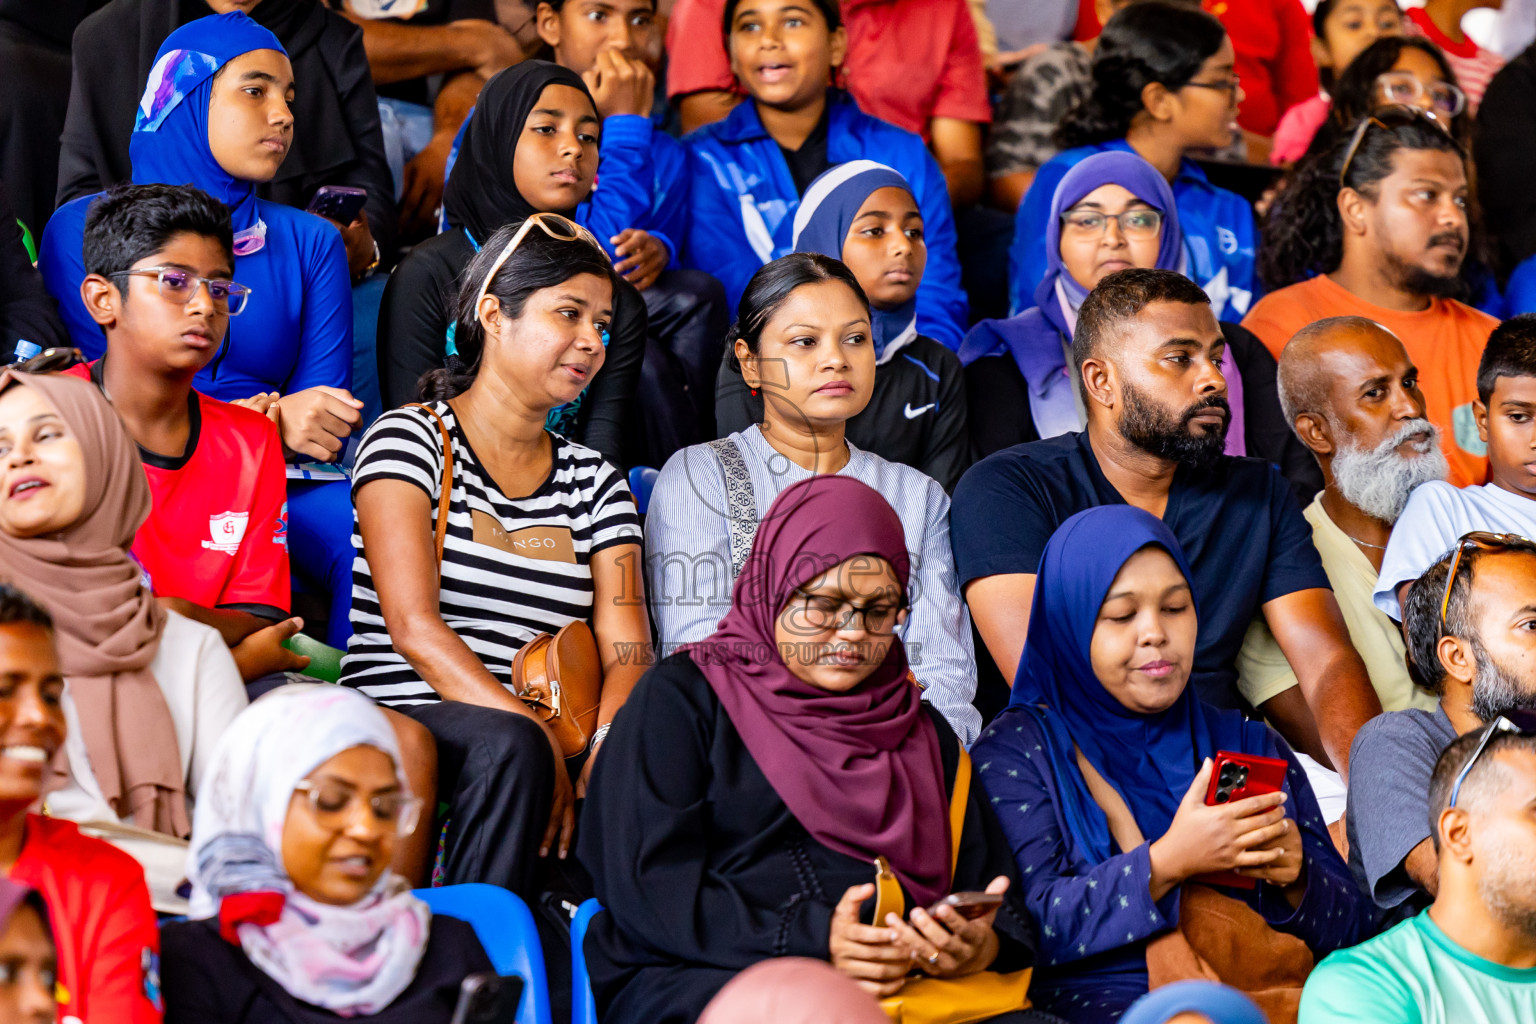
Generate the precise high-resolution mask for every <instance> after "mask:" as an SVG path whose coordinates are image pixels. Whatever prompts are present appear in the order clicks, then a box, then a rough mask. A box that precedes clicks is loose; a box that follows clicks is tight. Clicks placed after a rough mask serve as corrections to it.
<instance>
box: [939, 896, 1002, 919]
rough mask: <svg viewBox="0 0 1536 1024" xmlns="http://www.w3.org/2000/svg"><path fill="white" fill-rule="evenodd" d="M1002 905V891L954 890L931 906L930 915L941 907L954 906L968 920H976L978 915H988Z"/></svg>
mask: <svg viewBox="0 0 1536 1024" xmlns="http://www.w3.org/2000/svg"><path fill="white" fill-rule="evenodd" d="M1002 905H1003V896H1002V893H996V892H952V893H950V894H949V895H948V896H945V897H944V898H943V899H941V900H939V902H937V903H935V904H934V905H933V906H931V907H929V908H928V913H929V914H930V915H932V914H937V913H938V910H939V908H940V907H952V908H953V909H954V911H955V912H956V913H958V914H959V915H960V916H961V917H963V918H965V919H966V920H967V921H974V920H976V919H977V918H978V917H986V916H987V915H988V914H989V913H991V912H992V911H993V909H995V908H997V907H1000V906H1002Z"/></svg>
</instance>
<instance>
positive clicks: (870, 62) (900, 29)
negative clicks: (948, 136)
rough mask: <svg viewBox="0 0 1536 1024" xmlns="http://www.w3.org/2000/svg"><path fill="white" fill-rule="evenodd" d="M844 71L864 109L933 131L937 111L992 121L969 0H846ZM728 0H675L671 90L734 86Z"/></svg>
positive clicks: (924, 133)
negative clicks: (724, 28) (726, 28)
mask: <svg viewBox="0 0 1536 1024" xmlns="http://www.w3.org/2000/svg"><path fill="white" fill-rule="evenodd" d="M842 10H843V24H844V25H845V26H846V27H847V30H848V56H847V58H846V59H845V60H844V62H843V79H844V81H845V84H846V85H847V88H848V91H849V92H851V93H853V98H854V99H855V100H857V101H858V104H859V109H861V110H863V111H864V112H865V113H866V114H872V115H873V116H875V117H878V118H881V119H882V120H885V121H889V122H890V123H891V124H894V125H896V126H898V127H901V128H905V129H906V130H907V131H909V132H916V133H917V134H919V135H921V136H922V137H923V138H925V139H926V138H927V137H928V123H929V122H930V121H931V120H933V118H935V117H951V118H955V119H956V120H960V121H974V122H977V123H979V124H987V123H989V122H990V121H991V120H992V106H991V104H990V103H988V102H987V77H986V72H985V70H984V68H983V65H982V58H981V44H980V42H978V41H977V38H976V23H975V22H974V21H972V20H971V12H970V9H969V8H968V7H967V6H966V2H965V0H843V4H842ZM724 17H725V0H677V5H676V6H675V7H673V8H672V18H671V20H670V21H669V22H668V24H667V95H668V96H670V97H673V98H676V97H678V96H686V95H687V94H688V93H691V92H704V91H706V90H735V89H736V88H737V85H736V78H735V76H733V75H732V74H731V62H730V58H729V57H727V56H726V52H725V39H724V36H723V34H722V32H721V22H722V20H723V19H724Z"/></svg>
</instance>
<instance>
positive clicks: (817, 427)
mask: <svg viewBox="0 0 1536 1024" xmlns="http://www.w3.org/2000/svg"><path fill="white" fill-rule="evenodd" d="M730 341H731V343H732V344H733V345H734V346H735V353H736V357H737V359H738V361H739V362H740V364H741V369H742V376H743V378H744V379H745V380H746V381H747V384H748V385H749V386H751V387H753V388H755V389H760V390H761V391H762V394H763V397H764V402H763V420H762V422H761V423H759V424H757V425H754V426H751V427H748V428H747V429H746V430H743V431H740V432H738V433H735V434H732V435H731V436H730V437H729V438H724V439H721V440H719V441H715V442H712V443H710V444H703V445H694V446H693V447H691V448H685V449H683V450H682V451H680V452H678V453H677V454H676V455H674V456H673V457H672V458H671V459H669V460H668V461H667V464H666V466H665V467H663V468H662V471H661V476H660V477H659V478H658V479H657V481H656V487H655V490H654V491H653V492H652V494H651V502H650V508H649V511H648V513H647V516H646V526H645V534H646V536H645V542H646V544H645V562H646V591H647V593H648V595H649V601H650V607H651V616H652V621H654V623H655V624H656V628H657V630H658V632H659V633H660V638H661V651H660V652H658V653H659V654H661V655H662V656H665V655H666V654H668V653H670V652H671V651H673V650H675V649H676V648H677V646H679V645H681V644H686V643H691V642H693V641H697V640H703V639H704V638H705V637H706V636H708V635H709V634H710V633H712V632H713V631H714V629H715V625H716V623H718V622H719V621H720V618H721V616H723V615H724V614H725V612H726V610H727V609H728V608H729V607H730V601H731V584H732V582H733V581H734V579H735V577H736V573H737V572H738V571H739V562H740V559H741V558H744V556H745V552H746V551H747V550H748V549H749V548H750V547H751V538H752V534H753V533H755V531H756V528H757V524H758V516H759V515H760V514H761V513H762V512H763V511H766V510H767V509H768V508H769V506H771V505H772V504H773V499H774V498H775V497H777V496H778V494H779V492H780V491H782V490H784V489H785V488H786V487H788V486H789V485H790V484H793V483H795V482H797V481H800V480H804V479H806V478H807V477H810V476H812V475H814V474H817V473H844V474H847V475H848V476H852V477H854V478H855V479H858V480H860V481H862V482H864V483H866V484H868V485H869V486H871V487H873V488H874V489H875V490H877V491H879V492H880V493H881V494H882V495H884V496H885V499H886V500H887V501H889V502H890V503H891V507H892V508H894V509H895V510H896V514H897V516H898V517H900V519H901V524H902V527H903V529H904V530H905V531H906V536H907V547H908V550H909V551H910V553H911V556H912V579H911V586H910V589H911V600H912V610H911V615H910V616H909V617H908V619H907V623H906V626H905V628H904V630H903V633H902V640H903V642H904V644H905V645H906V649H907V656H908V659H909V661H910V662H911V666H912V671H913V673H914V675H915V676H916V677H917V680H918V682H919V683H920V684H921V685H922V686H923V687H924V694H923V696H924V699H926V700H927V701H928V702H929V703H930V704H932V705H933V706H934V707H935V708H936V709H937V710H938V711H939V712H940V713H941V714H943V715H944V717H945V719H946V720H947V721H948V722H949V724H950V725H951V727H953V728H954V730H955V733H956V734H957V735H958V736H959V737H960V739H961V741H962V742H964V743H967V744H969V743H970V742H971V741H972V740H974V739H975V738H976V736H977V734H978V733H979V732H980V731H981V716H980V715H979V714H978V713H977V711H976V709H975V708H974V707H972V706H971V698H972V697H973V696H974V695H975V692H976V660H975V655H974V653H973V651H972V648H971V622H970V616H969V614H968V613H967V612H966V610H965V605H964V602H962V601H961V599H960V592H959V586H958V583H957V581H956V577H955V567H954V559H953V556H952V554H951V552H950V547H949V497H948V496H947V495H946V494H945V493H944V488H942V487H940V486H939V484H938V483H937V482H936V481H934V480H933V479H932V478H930V477H928V476H925V475H924V474H922V473H921V472H919V471H918V470H916V469H913V468H911V467H910V466H904V465H900V464H897V463H894V462H887V461H885V460H884V459H882V458H880V457H879V456H877V455H873V454H871V453H869V452H866V451H862V450H860V449H858V448H855V447H854V446H853V445H851V444H849V443H848V442H847V439H846V437H845V436H844V430H845V428H846V426H847V423H848V420H849V419H850V418H851V417H853V416H855V415H857V414H858V413H859V412H861V411H862V410H863V409H864V407H865V406H866V405H867V404H868V403H869V399H870V395H871V393H872V391H873V387H874V380H875V352H874V345H873V342H872V341H871V329H870V319H869V303H868V301H867V300H866V299H865V297H864V292H863V290H862V289H860V287H859V285H858V282H857V281H855V280H854V277H853V275H852V274H851V273H850V272H849V271H848V268H847V267H845V266H843V264H842V263H839V262H838V261H837V260H834V259H831V258H830V257H827V256H822V255H819V254H814V253H794V254H791V255H789V256H785V257H783V258H781V259H778V260H775V261H773V262H772V263H769V264H768V265H767V266H765V267H763V268H762V269H761V270H759V271H758V272H757V273H756V274H755V275H753V277H752V280H751V282H750V283H749V284H748V286H747V290H746V292H745V293H744V294H743V296H742V300H741V310H740V316H739V317H738V318H737V321H736V325H735V326H734V327H733V328H732V330H731V336H730ZM733 553H734V554H735V555H736V556H738V557H737V558H736V559H735V560H733Z"/></svg>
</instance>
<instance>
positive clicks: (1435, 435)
mask: <svg viewBox="0 0 1536 1024" xmlns="http://www.w3.org/2000/svg"><path fill="white" fill-rule="evenodd" d="M1415 438H1421V439H1422V440H1421V441H1420V443H1419V445H1418V448H1419V451H1420V452H1421V453H1422V452H1427V451H1430V450H1431V449H1432V448H1433V447H1434V446H1435V444H1436V443H1437V442H1438V441H1439V440H1440V430H1439V428H1437V427H1436V426H1435V425H1434V424H1433V423H1431V422H1429V420H1427V419H1413V420H1409V421H1408V422H1407V423H1404V424H1403V425H1402V426H1401V427H1399V428H1398V429H1397V430H1396V431H1395V432H1394V433H1393V434H1392V436H1391V437H1389V438H1387V439H1386V440H1384V441H1382V442H1381V444H1379V445H1377V446H1376V448H1375V450H1376V451H1377V452H1389V451H1393V450H1395V449H1396V448H1397V447H1398V446H1399V445H1401V444H1403V443H1404V442H1406V441H1412V440H1413V439H1415Z"/></svg>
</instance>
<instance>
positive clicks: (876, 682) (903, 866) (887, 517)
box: [684, 476, 950, 906]
mask: <svg viewBox="0 0 1536 1024" xmlns="http://www.w3.org/2000/svg"><path fill="white" fill-rule="evenodd" d="M857 555H878V556H879V557H881V558H883V559H885V560H886V561H887V562H890V563H891V565H892V566H893V567H894V568H895V570H896V578H897V579H898V580H899V581H900V582H901V586H902V589H903V590H905V589H906V586H907V572H908V559H907V543H906V535H905V533H904V531H903V530H902V527H901V520H900V519H898V518H897V517H896V513H895V512H894V511H892V509H891V506H890V505H888V504H887V503H886V501H885V499H884V498H882V497H881V496H880V494H879V492H878V491H875V490H873V489H872V488H870V487H868V486H866V485H864V484H862V483H860V482H859V481H857V480H854V479H852V478H851V477H846V476H815V477H811V478H810V479H809V480H802V481H801V482H800V483H797V484H794V485H793V486H791V487H788V488H785V490H784V492H783V493H781V494H780V495H779V497H778V499H777V500H775V501H774V503H773V507H772V508H770V509H769V510H768V515H767V517H766V518H765V519H764V520H763V523H762V526H761V527H759V528H758V531H757V536H756V538H755V539H754V540H753V543H752V553H751V554H750V555H749V556H748V557H747V563H746V565H745V566H744V567H743V568H742V571H741V575H740V576H739V577H738V578H737V580H736V587H735V589H734V590H733V591H732V592H731V610H730V611H729V612H727V613H726V616H725V618H723V619H721V620H720V625H719V628H717V629H716V630H715V632H714V633H713V634H712V635H711V636H710V637H709V639H707V640H704V641H702V642H701V643H696V644H690V645H688V646H687V647H686V648H684V649H685V650H687V651H688V653H689V656H690V657H692V658H693V660H694V662H695V664H697V665H698V666H699V669H700V671H702V672H703V673H704V677H705V678H706V679H708V680H709V684H710V686H712V687H713V688H714V691H715V694H716V695H717V696H718V697H719V698H720V703H721V704H722V705H724V706H725V711H726V714H727V715H729V716H730V719H731V723H732V724H733V725H735V726H736V731H737V732H739V733H740V734H741V739H742V742H743V743H745V744H746V746H747V751H748V752H749V753H751V755H752V757H753V759H754V760H755V761H756V762H757V763H758V766H759V767H761V768H762V770H763V774H764V775H766V776H767V777H768V782H769V784H770V785H772V786H773V790H774V792H775V793H777V794H778V795H779V799H781V800H783V801H784V803H785V805H786V806H787V807H788V808H789V811H790V813H791V814H793V815H794V816H795V818H796V820H798V821H799V822H800V824H802V825H804V826H805V829H806V831H808V832H810V834H811V835H812V836H814V837H815V838H816V840H817V841H818V842H820V843H822V844H824V845H826V846H828V847H831V848H832V849H834V850H837V851H838V852H840V853H846V854H848V855H849V856H852V857H859V858H861V859H864V860H869V861H873V860H874V858H875V857H876V856H877V855H883V856H884V857H885V858H886V859H887V860H888V861H890V864H891V867H892V869H893V870H894V871H895V872H896V875H897V877H898V878H899V879H900V880H901V883H902V885H903V886H905V888H906V890H907V893H908V894H909V895H910V896H911V898H912V899H913V900H915V901H916V902H917V903H918V904H919V905H923V906H926V905H928V904H930V903H932V902H934V901H935V900H937V899H939V898H941V897H942V896H944V895H945V894H946V893H947V892H948V891H949V885H950V845H949V844H950V841H949V812H948V806H949V797H948V793H947V791H946V787H945V784H944V766H943V764H942V762H941V761H940V758H939V739H938V734H937V733H936V732H935V731H934V726H933V723H932V722H931V721H930V720H929V718H928V716H927V714H926V713H925V712H924V711H923V709H922V707H921V701H920V699H919V693H918V689H917V687H916V686H914V685H913V684H912V683H911V682H910V681H908V679H907V656H906V652H905V650H904V649H903V648H902V645H901V640H900V639H896V640H894V641H892V643H891V647H890V651H889V652H888V653H887V655H886V658H885V661H884V662H882V663H881V664H880V666H879V667H878V668H876V669H875V671H874V672H873V673H871V675H870V676H869V678H868V679H866V680H864V682H862V683H860V684H859V685H858V686H857V687H855V688H854V689H852V690H850V691H849V692H847V693H827V692H826V691H824V690H820V689H817V688H816V687H814V686H812V685H810V684H809V683H806V682H802V681H801V680H800V679H798V678H796V676H795V675H794V674H793V673H791V672H790V670H789V668H788V667H787V666H785V664H784V662H783V660H782V659H781V658H780V657H779V653H778V649H777V646H776V644H775V642H774V622H775V620H776V619H777V618H778V615H779V612H780V611H781V610H782V609H783V608H784V606H785V605H787V604H788V603H789V600H790V595H791V593H792V592H793V591H794V590H795V589H796V588H797V587H799V586H801V585H803V584H805V583H808V582H810V581H811V580H813V579H815V578H816V577H817V576H819V575H821V574H822V573H824V572H826V571H827V570H828V569H830V568H832V567H833V566H834V565H837V564H838V563H840V562H843V561H846V560H848V559H850V558H853V557H855V556H857Z"/></svg>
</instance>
